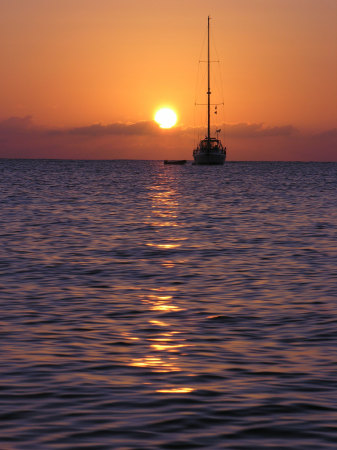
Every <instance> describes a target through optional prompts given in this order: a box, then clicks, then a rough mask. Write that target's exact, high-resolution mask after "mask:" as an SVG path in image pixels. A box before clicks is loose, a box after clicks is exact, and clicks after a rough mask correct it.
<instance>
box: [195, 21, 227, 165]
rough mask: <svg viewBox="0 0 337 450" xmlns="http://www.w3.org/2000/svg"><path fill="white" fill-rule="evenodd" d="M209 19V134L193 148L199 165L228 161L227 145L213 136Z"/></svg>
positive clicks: (219, 163)
mask: <svg viewBox="0 0 337 450" xmlns="http://www.w3.org/2000/svg"><path fill="white" fill-rule="evenodd" d="M209 21H210V17H209V16H208V21H207V136H206V137H205V138H204V139H202V140H201V141H200V142H199V144H198V146H197V148H196V149H194V150H193V158H194V164H198V165H222V164H224V162H225V161H226V147H223V145H222V143H221V140H220V139H218V133H219V132H220V130H217V131H216V133H217V136H216V137H212V136H211V113H210V111H211V81H210V78H211V77H210V75H211V61H210V42H209Z"/></svg>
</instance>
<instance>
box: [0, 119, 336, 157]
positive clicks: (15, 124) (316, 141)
mask: <svg viewBox="0 0 337 450" xmlns="http://www.w3.org/2000/svg"><path fill="white" fill-rule="evenodd" d="M220 128H222V131H224V134H225V144H226V145H227V147H228V158H229V160H256V161H258V160H289V161H293V160H295V161H296V160H301V161H310V160H311V161H335V160H336V158H337V156H336V151H335V149H336V145H337V144H336V142H337V129H336V128H333V129H329V130H325V131H321V132H319V133H318V132H316V133H313V132H311V133H310V132H303V131H299V130H297V129H296V128H295V127H294V126H292V125H282V126H266V125H264V124H263V123H252V124H249V123H237V124H224V125H222V126H220ZM199 131H200V130H199ZM197 134H198V133H196V129H195V128H193V127H183V126H180V127H174V128H172V129H169V130H165V129H161V128H160V127H159V126H158V125H157V124H156V123H155V122H153V121H140V122H135V123H120V122H117V123H110V124H106V125H104V124H101V123H96V124H90V125H87V126H82V127H65V128H53V127H44V128H43V127H41V126H38V125H36V124H35V123H34V121H33V118H32V117H31V116H25V117H10V118H7V119H4V120H2V121H0V157H3V158H73V159H115V158H129V159H132V158H136V159H137V158H139V159H169V158H172V159H191V157H192V156H191V155H192V150H193V146H194V145H196V142H197V140H198V139H196V136H197ZM199 134H200V133H199ZM318 149H319V152H318Z"/></svg>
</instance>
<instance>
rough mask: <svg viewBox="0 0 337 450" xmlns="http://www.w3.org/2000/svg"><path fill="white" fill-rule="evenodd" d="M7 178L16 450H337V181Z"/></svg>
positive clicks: (52, 173) (105, 168)
mask: <svg viewBox="0 0 337 450" xmlns="http://www.w3.org/2000/svg"><path fill="white" fill-rule="evenodd" d="M0 177H1V178H0V199H1V212H0V233H1V254H0V295H1V301H0V305H1V317H0V325H1V328H0V332H1V341H0V448H1V449H3V450H9V449H89V448H90V449H188V448H206V449H221V448H224V449H254V450H256V449H261V448H263V449H264V448H270V449H304V450H308V449H315V450H317V449H335V448H336V445H337V429H336V420H337V355H336V347H337V333H336V330H337V195H336V188H337V164H333V163H230V162H229V163H226V165H225V166H223V167H198V166H192V165H191V164H187V165H186V166H164V165H163V164H162V162H142V161H99V162H93V161H91V162H90V161H87V162H85V161H82V162H81V161H30V160H2V161H0Z"/></svg>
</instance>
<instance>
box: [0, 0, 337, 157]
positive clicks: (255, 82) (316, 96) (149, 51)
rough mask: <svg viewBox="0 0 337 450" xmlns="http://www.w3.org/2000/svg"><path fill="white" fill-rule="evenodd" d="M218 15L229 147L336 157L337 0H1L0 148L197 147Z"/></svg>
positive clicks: (184, 152)
mask: <svg viewBox="0 0 337 450" xmlns="http://www.w3.org/2000/svg"><path fill="white" fill-rule="evenodd" d="M208 14H210V15H211V16H212V18H213V20H212V34H213V37H214V41H215V45H216V50H217V55H218V57H219V58H220V59H221V69H222V70H221V71H222V85H223V92H224V102H225V107H224V115H221V118H222V121H223V122H225V123H226V126H225V127H224V126H221V128H222V130H225V136H222V138H223V139H224V140H225V143H226V145H227V147H228V159H229V160H330V161H332V160H335V161H336V160H337V131H336V127H337V83H336V79H337V27H336V23H337V1H336V0H213V1H212V0H208V1H207V2H205V1H204V0H171V1H161V0H156V1H155V0H152V1H151V0H50V1H46V0H16V1H13V0H1V1H0V46H1V63H2V69H1V84H0V98H1V102H0V156H2V157H56V158H58V157H69V158H73V157H76V158H141V159H164V158H177V157H179V158H186V159H192V150H193V145H194V142H195V139H196V134H195V133H194V132H193V127H194V126H195V124H196V122H195V117H196V115H195V108H194V102H195V92H196V80H197V73H198V60H199V58H200V52H201V50H202V44H203V42H204V38H205V33H206V25H207V15H208ZM216 70H217V69H216ZM202 92H205V89H204V91H202ZM205 100H206V99H205ZM163 105H165V106H171V107H172V108H173V109H175V111H176V112H177V114H178V116H179V121H178V125H177V127H176V129H174V130H168V131H164V130H158V129H157V127H156V126H154V125H153V124H152V123H149V122H151V121H152V119H153V115H154V112H155V111H156V109H158V107H160V106H163ZM93 125H94V126H93Z"/></svg>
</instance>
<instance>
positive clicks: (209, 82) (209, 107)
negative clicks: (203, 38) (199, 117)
mask: <svg viewBox="0 0 337 450" xmlns="http://www.w3.org/2000/svg"><path fill="white" fill-rule="evenodd" d="M209 19H210V17H209V16H208V22H207V139H208V140H210V138H211V81H210V71H211V64H210V47H209Z"/></svg>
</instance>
